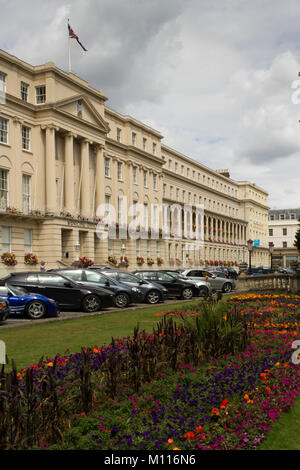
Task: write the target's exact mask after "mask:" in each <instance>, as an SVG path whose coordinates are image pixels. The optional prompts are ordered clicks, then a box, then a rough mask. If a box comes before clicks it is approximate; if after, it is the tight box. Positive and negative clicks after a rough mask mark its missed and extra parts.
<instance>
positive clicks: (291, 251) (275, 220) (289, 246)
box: [269, 208, 300, 268]
mask: <svg viewBox="0 0 300 470" xmlns="http://www.w3.org/2000/svg"><path fill="white" fill-rule="evenodd" d="M299 220H300V208H295V209H277V210H270V212H269V242H270V243H273V244H274V255H273V256H274V260H275V261H278V263H279V264H280V265H281V266H283V267H287V268H289V267H291V266H292V264H293V263H297V262H299V261H300V255H299V252H298V250H297V248H296V247H295V246H294V242H295V237H296V232H297V231H298V229H299Z"/></svg>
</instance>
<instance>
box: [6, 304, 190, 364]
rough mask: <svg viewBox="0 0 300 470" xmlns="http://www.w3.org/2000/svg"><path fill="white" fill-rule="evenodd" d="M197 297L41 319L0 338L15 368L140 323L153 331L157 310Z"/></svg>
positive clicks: (119, 333)
mask: <svg viewBox="0 0 300 470" xmlns="http://www.w3.org/2000/svg"><path fill="white" fill-rule="evenodd" d="M198 302H199V300H198V301H192V302H184V303H180V302H178V303H176V304H172V305H166V304H160V305H158V306H155V307H149V308H141V309H133V310H123V311H121V310H120V311H118V312H112V313H105V314H103V315H101V316H93V317H87V318H79V319H74V320H66V321H58V322H52V323H44V324H39V325H32V326H25V327H24V328H16V329H11V330H8V329H7V330H2V331H1V329H0V340H2V341H4V342H5V344H6V354H7V356H8V359H9V364H8V366H7V368H8V369H10V363H11V360H12V359H13V360H14V361H15V364H16V367H17V369H21V368H25V367H28V366H30V365H33V364H36V363H37V362H38V361H39V359H40V358H41V357H42V356H43V357H44V359H46V358H53V357H55V355H56V354H60V355H64V354H66V353H69V352H70V353H75V352H77V351H80V349H81V347H82V346H86V347H88V346H102V345H103V344H108V343H110V341H111V338H112V337H114V338H123V337H124V336H131V335H132V333H133V329H134V327H135V326H137V324H139V326H140V329H145V330H146V331H150V332H151V331H152V329H153V326H154V325H155V324H156V323H157V322H158V321H159V319H160V318H159V317H155V316H154V315H155V314H156V313H161V312H163V311H167V310H171V309H172V310H174V309H177V308H181V307H187V306H188V305H189V306H190V305H193V304H196V303H198Z"/></svg>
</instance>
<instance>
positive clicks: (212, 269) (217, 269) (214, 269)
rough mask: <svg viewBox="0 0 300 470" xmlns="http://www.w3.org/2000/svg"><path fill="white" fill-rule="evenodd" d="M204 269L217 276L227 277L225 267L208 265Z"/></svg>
mask: <svg viewBox="0 0 300 470" xmlns="http://www.w3.org/2000/svg"><path fill="white" fill-rule="evenodd" d="M205 269H206V271H208V272H209V273H211V274H214V275H215V276H217V277H224V278H228V271H227V270H225V268H220V267H212V266H208V267H206V268H205Z"/></svg>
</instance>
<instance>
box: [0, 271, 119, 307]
mask: <svg viewBox="0 0 300 470" xmlns="http://www.w3.org/2000/svg"><path fill="white" fill-rule="evenodd" d="M0 282H1V284H5V283H7V284H8V285H12V286H17V287H23V288H24V289H26V290H27V292H29V293H31V292H34V293H36V294H41V295H44V296H45V297H48V298H50V299H54V300H56V301H57V303H58V305H59V307H60V309H61V310H83V311H84V312H97V311H98V310H101V309H102V308H106V307H112V306H114V294H113V293H112V292H111V291H110V290H107V289H101V288H98V287H96V286H95V285H94V284H88V283H87V284H86V285H85V286H82V285H80V284H79V283H77V282H73V281H72V280H71V279H69V278H68V277H65V276H63V275H61V274H58V273H54V272H51V273H50V272H44V273H40V272H38V273H37V272H29V273H14V274H11V275H10V276H8V277H5V278H4V279H2V280H1V281H0Z"/></svg>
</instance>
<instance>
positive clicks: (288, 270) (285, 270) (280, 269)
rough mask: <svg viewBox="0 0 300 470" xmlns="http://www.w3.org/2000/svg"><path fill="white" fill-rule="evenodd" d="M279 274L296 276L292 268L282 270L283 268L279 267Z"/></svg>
mask: <svg viewBox="0 0 300 470" xmlns="http://www.w3.org/2000/svg"><path fill="white" fill-rule="evenodd" d="M278 272H279V274H295V272H294V271H293V270H292V269H291V268H282V267H281V266H279V268H278Z"/></svg>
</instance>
